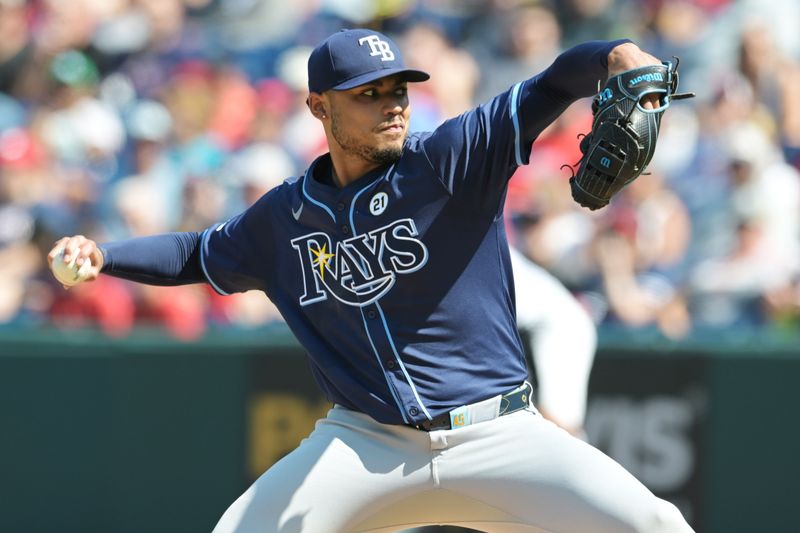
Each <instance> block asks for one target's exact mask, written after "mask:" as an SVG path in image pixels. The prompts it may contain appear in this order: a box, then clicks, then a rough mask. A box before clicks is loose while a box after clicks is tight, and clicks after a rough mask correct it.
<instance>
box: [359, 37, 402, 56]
mask: <svg viewBox="0 0 800 533" xmlns="http://www.w3.org/2000/svg"><path fill="white" fill-rule="evenodd" d="M364 43H367V44H368V45H369V49H370V54H369V55H370V56H381V61H394V52H392V49H391V48H389V43H387V42H386V41H384V40H382V39H381V38H380V37H378V36H377V35H368V36H366V37H362V38H361V39H359V40H358V44H360V45H361V46H364Z"/></svg>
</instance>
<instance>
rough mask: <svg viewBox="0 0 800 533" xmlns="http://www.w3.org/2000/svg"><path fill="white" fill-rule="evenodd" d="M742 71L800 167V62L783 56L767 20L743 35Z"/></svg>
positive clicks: (794, 162) (741, 45)
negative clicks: (798, 88) (798, 92)
mask: <svg viewBox="0 0 800 533" xmlns="http://www.w3.org/2000/svg"><path fill="white" fill-rule="evenodd" d="M739 70H740V71H741V73H742V74H743V75H744V77H745V79H747V81H748V82H750V84H751V86H752V87H753V90H754V92H755V98H756V100H757V101H759V102H761V103H763V104H764V105H765V106H766V108H767V110H768V111H769V113H770V115H771V116H773V117H775V119H776V120H777V122H778V137H779V139H780V143H781V146H782V148H783V149H784V150H785V151H786V155H787V157H788V158H790V162H792V163H793V164H794V165H795V166H797V167H798V168H800V101H798V99H797V98H796V90H797V87H798V85H800V63H798V62H797V61H796V60H793V59H791V58H789V57H787V56H786V55H785V54H783V53H781V51H780V49H779V48H778V47H777V46H776V43H775V40H774V36H773V32H772V27H771V25H770V24H769V23H767V22H766V21H763V20H756V21H751V22H749V23H748V24H747V25H746V26H745V28H744V30H743V32H742V36H741V44H740V48H739Z"/></svg>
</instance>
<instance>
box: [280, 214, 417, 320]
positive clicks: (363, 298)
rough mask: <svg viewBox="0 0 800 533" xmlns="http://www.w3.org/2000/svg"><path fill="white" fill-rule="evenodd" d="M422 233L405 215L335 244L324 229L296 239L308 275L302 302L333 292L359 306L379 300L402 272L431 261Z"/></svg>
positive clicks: (343, 301) (319, 298)
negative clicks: (419, 235)
mask: <svg viewBox="0 0 800 533" xmlns="http://www.w3.org/2000/svg"><path fill="white" fill-rule="evenodd" d="M417 236H418V232H417V227H416V225H415V224H414V221H413V220H412V219H410V218H404V219H401V220H397V221H395V222H392V223H391V224H389V225H387V226H383V227H380V228H378V229H375V230H372V231H370V232H368V233H364V234H362V235H356V236H354V237H350V238H349V239H345V240H342V241H339V242H336V243H335V244H334V243H333V242H332V240H331V238H330V236H329V235H328V234H327V233H324V232H321V231H317V232H313V233H309V234H307V235H303V236H302V237H297V238H295V239H292V240H291V244H292V247H293V248H294V249H295V250H297V254H298V257H299V259H300V271H301V274H302V276H303V294H302V296H300V305H302V306H306V305H310V304H313V303H316V302H321V301H324V300H326V299H327V298H328V295H332V296H333V297H334V298H336V299H337V300H339V301H340V302H342V303H345V304H347V305H353V306H356V307H363V306H365V305H369V304H371V303H374V302H375V301H377V300H378V299H379V298H381V297H382V296H383V295H385V294H386V293H387V292H389V290H390V289H391V288H392V286H393V285H394V284H395V281H396V280H397V276H398V275H400V274H410V273H412V272H416V271H417V270H419V269H420V268H422V267H423V266H425V263H427V261H428V249H427V248H426V247H425V245H424V244H423V243H422V241H420V240H419V239H417V238H416V237H417Z"/></svg>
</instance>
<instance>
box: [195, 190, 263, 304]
mask: <svg viewBox="0 0 800 533" xmlns="http://www.w3.org/2000/svg"><path fill="white" fill-rule="evenodd" d="M274 192H275V190H273V191H272V192H270V193H268V194H266V195H265V196H263V197H261V199H259V200H258V201H257V202H256V203H255V204H253V205H252V206H251V207H250V208H248V209H247V210H246V211H244V212H242V213H240V214H238V215H236V216H234V217H232V218H230V219H229V220H227V221H225V222H222V223H220V224H217V225H215V226H212V227H210V228H208V229H206V230H205V231H204V232H203V233H202V235H201V237H200V266H201V268H202V271H203V275H204V276H205V277H206V280H207V281H208V283H209V284H210V285H211V286H212V287H213V288H214V290H215V291H217V292H218V293H220V294H223V295H227V294H232V293H236V292H245V291H248V290H253V289H258V290H266V286H267V284H268V283H269V279H270V276H271V275H272V271H273V268H272V261H271V258H272V257H274V253H273V252H274V241H273V231H272V227H273V222H272V220H271V216H270V215H271V213H270V209H269V205H270V203H271V202H270V199H271V198H273V197H274Z"/></svg>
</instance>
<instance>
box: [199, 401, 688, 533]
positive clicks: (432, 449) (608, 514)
mask: <svg viewBox="0 0 800 533" xmlns="http://www.w3.org/2000/svg"><path fill="white" fill-rule="evenodd" d="M442 524H450V525H459V526H464V527H469V528H473V529H477V530H480V531H486V532H490V533H495V532H496V533H544V532H549V533H629V532H630V533H633V532H636V533H690V532H692V529H691V527H689V525H688V524H687V523H686V522H685V520H684V519H683V517H682V516H681V514H680V512H679V511H678V510H677V508H676V507H674V506H673V505H672V504H670V503H668V502H666V501H664V500H661V499H659V498H657V497H655V496H654V495H653V494H652V493H651V492H650V491H649V490H648V489H647V488H646V487H645V486H644V485H642V484H641V483H640V482H639V481H637V480H636V479H635V478H634V477H633V476H632V475H631V474H629V473H628V472H627V471H626V470H625V469H624V468H622V466H620V465H619V464H617V463H616V462H614V461H613V460H612V459H611V458H609V457H608V456H606V455H604V454H603V453H602V452H600V451H599V450H597V449H595V448H593V447H591V446H590V445H589V444H587V443H585V442H583V441H581V440H579V439H577V438H574V437H572V436H570V435H569V433H567V432H566V431H564V430H562V429H560V428H558V427H557V426H556V425H555V424H553V423H551V422H549V421H547V420H545V419H544V418H542V416H541V415H539V414H538V413H537V412H536V410H535V408H533V407H530V408H528V409H525V410H522V411H517V412H516V413H513V414H510V415H506V416H502V417H499V418H496V419H494V420H490V421H487V422H482V423H478V424H474V425H471V426H467V427H463V428H458V429H453V430H442V431H433V432H430V433H426V432H424V431H419V430H416V429H413V428H410V427H406V426H395V425H386V424H380V423H378V422H375V421H374V420H373V419H371V418H370V417H368V416H366V415H363V414H361V413H357V412H353V411H350V410H348V409H345V408H342V407H339V406H336V407H334V408H333V409H331V410H330V411H329V412H328V415H327V417H326V418H324V419H322V420H320V421H318V422H317V426H316V429H315V430H314V431H313V432H312V433H311V435H310V436H309V437H308V438H306V439H305V440H303V442H302V443H301V444H300V446H298V448H297V449H295V450H294V451H293V452H291V453H290V454H288V455H287V456H286V457H284V458H283V459H281V460H280V461H278V462H277V463H276V464H275V465H274V466H273V467H272V468H270V469H269V470H268V471H267V472H266V473H265V474H263V475H262V476H261V477H260V478H259V479H258V480H257V481H256V482H255V483H254V484H253V485H252V486H251V487H250V488H249V489H248V490H247V491H246V492H245V493H244V494H243V495H242V496H241V497H239V499H237V500H236V501H235V502H234V503H233V505H231V507H230V508H228V510H227V511H226V512H225V514H224V515H223V516H222V518H221V519H220V521H219V523H218V524H217V527H216V528H215V529H214V533H297V532H304V533H367V532H369V533H379V532H380V533H390V532H396V531H399V530H403V529H408V528H412V527H417V526H423V525H442Z"/></svg>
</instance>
